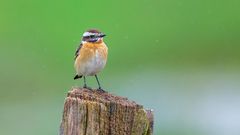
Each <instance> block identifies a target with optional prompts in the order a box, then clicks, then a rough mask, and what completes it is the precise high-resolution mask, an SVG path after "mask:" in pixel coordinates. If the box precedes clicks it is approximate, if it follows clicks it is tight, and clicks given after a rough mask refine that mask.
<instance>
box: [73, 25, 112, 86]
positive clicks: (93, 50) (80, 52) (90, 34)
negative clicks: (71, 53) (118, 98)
mask: <svg viewBox="0 0 240 135" xmlns="http://www.w3.org/2000/svg"><path fill="white" fill-rule="evenodd" d="M105 36H106V35H105V34H104V33H102V32H100V31H99V30H97V29H89V30H87V31H86V32H84V33H83V35H82V40H81V43H80V45H79V46H78V48H77V50H76V52H75V58H74V60H75V62H74V68H75V70H76V76H75V77H74V80H76V79H80V78H82V77H83V79H84V85H83V88H89V89H91V88H90V87H88V86H87V82H86V76H95V78H96V81H97V83H98V90H103V89H102V87H101V85H100V82H99V79H98V76H97V74H98V73H99V72H101V71H102V70H103V69H104V67H105V65H106V63H107V57H108V47H107V45H106V44H105V43H104V41H103V37H105ZM103 91H104V90H103Z"/></svg>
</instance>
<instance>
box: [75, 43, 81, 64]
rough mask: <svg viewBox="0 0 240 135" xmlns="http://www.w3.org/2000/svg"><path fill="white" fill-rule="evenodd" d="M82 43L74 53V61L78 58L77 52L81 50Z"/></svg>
mask: <svg viewBox="0 0 240 135" xmlns="http://www.w3.org/2000/svg"><path fill="white" fill-rule="evenodd" d="M82 45H83V44H82V43H81V44H80V45H79V46H78V48H77V50H76V52H75V58H74V60H76V58H77V57H78V55H79V52H80V49H81V48H82Z"/></svg>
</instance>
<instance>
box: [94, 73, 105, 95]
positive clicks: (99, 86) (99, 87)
mask: <svg viewBox="0 0 240 135" xmlns="http://www.w3.org/2000/svg"><path fill="white" fill-rule="evenodd" d="M95 78H96V80H97V83H98V90H100V91H103V92H105V91H104V90H103V89H102V88H101V85H100V83H99V80H98V77H97V75H95Z"/></svg>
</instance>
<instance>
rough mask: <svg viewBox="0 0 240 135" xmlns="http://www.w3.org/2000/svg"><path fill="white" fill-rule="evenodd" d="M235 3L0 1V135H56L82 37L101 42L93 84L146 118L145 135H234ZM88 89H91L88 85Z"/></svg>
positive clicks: (239, 27) (238, 113)
mask: <svg viewBox="0 0 240 135" xmlns="http://www.w3.org/2000/svg"><path fill="white" fill-rule="evenodd" d="M239 6H240V1H238V0H229V1H227V0H225V1H224V0H219V1H217V0H201V1H200V0H199V1H193V0H132V1H127V0H121V1H110V0H102V1H95V0H93V1H83V0H72V1H62V0H60V1H49V0H35V1H32V0H1V1H0V62H1V64H0V134H1V135H54V134H58V130H59V125H60V121H61V115H62V110H63V102H64V98H65V96H66V93H67V91H68V90H70V89H71V87H73V86H82V80H78V81H74V80H73V76H74V75H75V71H74V69H73V58H74V52H75V50H76V48H77V46H78V45H79V43H80V39H81V36H82V33H83V32H84V31H85V30H87V29H89V28H98V29H100V30H101V31H103V32H104V33H106V34H107V35H108V36H107V37H106V38H105V42H106V43H107V45H108V47H109V59H108V63H107V66H106V68H105V70H104V71H103V72H101V74H100V75H99V78H100V80H101V82H102V85H103V87H104V88H105V89H106V90H107V91H109V92H111V93H114V94H117V95H121V96H127V97H129V99H132V100H135V101H136V102H138V103H140V104H143V105H144V106H145V107H146V108H152V109H154V113H155V128H154V134H155V135H239V134H240V128H239V126H240V108H239V107H240V91H239V89H240V83H239V82H240V70H239V68H240V15H239V14H240V8H239ZM88 81H89V84H90V85H91V86H92V87H96V86H97V85H96V82H95V80H94V78H91V77H90V78H88Z"/></svg>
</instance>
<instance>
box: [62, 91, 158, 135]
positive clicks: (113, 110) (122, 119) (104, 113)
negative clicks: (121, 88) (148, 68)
mask: <svg viewBox="0 0 240 135" xmlns="http://www.w3.org/2000/svg"><path fill="white" fill-rule="evenodd" d="M152 134H153V111H152V110H145V109H143V106H142V105H138V104H137V103H135V102H134V101H130V100H128V99H127V98H125V97H120V96H114V95H112V94H110V93H107V92H103V91H99V90H89V89H85V88H73V89H72V90H71V91H69V92H68V95H67V98H66V100H65V104H64V110H63V116H62V122H61V126H60V135H152Z"/></svg>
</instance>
